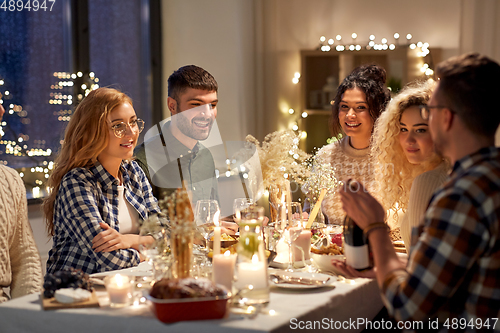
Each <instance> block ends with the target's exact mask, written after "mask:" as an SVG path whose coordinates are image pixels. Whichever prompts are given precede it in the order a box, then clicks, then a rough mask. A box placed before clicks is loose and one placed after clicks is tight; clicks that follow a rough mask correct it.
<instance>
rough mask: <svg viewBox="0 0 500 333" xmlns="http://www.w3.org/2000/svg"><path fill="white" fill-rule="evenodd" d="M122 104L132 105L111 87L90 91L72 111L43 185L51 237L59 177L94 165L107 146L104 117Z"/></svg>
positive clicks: (107, 137)
mask: <svg viewBox="0 0 500 333" xmlns="http://www.w3.org/2000/svg"><path fill="white" fill-rule="evenodd" d="M124 103H128V104H130V105H132V100H131V99H130V97H128V96H127V95H126V94H124V93H122V92H120V91H118V90H116V89H112V88H99V89H96V90H93V91H91V92H90V93H89V94H88V95H87V97H85V98H84V99H83V100H82V101H81V102H80V104H79V105H78V107H77V108H76V110H75V112H74V114H73V116H72V117H71V119H70V121H69V123H68V126H67V127H66V131H65V133H64V142H63V144H62V146H61V150H60V153H59V155H58V156H57V158H56V160H55V161H54V164H55V167H54V170H53V171H52V174H51V175H50V177H49V180H48V183H47V185H48V187H49V188H50V189H51V191H50V194H49V196H47V198H45V200H44V202H43V205H42V206H43V213H44V216H45V220H46V221H45V222H46V227H47V231H48V233H49V235H54V222H53V218H54V203H55V201H56V198H57V195H58V192H59V186H60V184H61V180H62V178H63V177H64V175H65V174H66V173H68V172H69V171H70V170H71V169H74V168H81V167H83V168H88V167H90V166H92V165H93V164H94V163H95V161H96V160H97V156H99V154H100V153H101V152H102V151H103V150H104V149H106V146H107V145H108V140H109V125H108V115H109V114H110V113H111V112H112V111H113V110H114V109H115V108H117V107H119V106H120V105H122V104H124Z"/></svg>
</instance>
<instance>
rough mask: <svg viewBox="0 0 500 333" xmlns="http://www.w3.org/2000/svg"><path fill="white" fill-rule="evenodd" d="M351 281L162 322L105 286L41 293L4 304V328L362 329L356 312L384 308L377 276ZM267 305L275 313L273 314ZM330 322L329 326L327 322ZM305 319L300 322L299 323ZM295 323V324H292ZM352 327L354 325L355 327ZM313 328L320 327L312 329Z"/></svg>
mask: <svg viewBox="0 0 500 333" xmlns="http://www.w3.org/2000/svg"><path fill="white" fill-rule="evenodd" d="M353 281H354V282H353V284H349V283H345V282H340V281H339V282H335V283H334V284H333V286H335V287H334V288H333V287H323V288H319V289H308V290H291V289H280V288H276V287H272V289H271V299H270V304H269V306H268V307H267V308H266V309H265V312H261V313H260V314H258V315H257V316H256V317H255V318H253V319H250V318H248V317H243V316H240V315H235V314H230V316H229V318H227V319H223V320H209V321H192V322H180V323H175V324H169V325H166V324H163V323H161V322H160V321H158V320H157V319H156V318H155V317H154V314H153V313H152V312H151V309H150V307H149V305H148V304H143V305H139V306H131V307H129V308H124V309H112V308H109V306H107V304H108V301H109V300H108V298H107V296H106V292H105V291H104V290H103V289H100V291H98V297H99V302H100V304H101V307H100V308H86V309H64V310H50V311H44V310H43V309H42V306H41V299H40V295H39V294H32V295H27V296H24V297H21V298H18V299H14V300H11V301H8V302H5V303H3V304H0V332H1V333H4V332H5V333H10V332H26V333H28V332H30V333H31V332H50V333H58V332H61V333H68V332H71V333H79V332H82V333H91V332H106V333H111V332H120V333H126V332H130V333H139V332H148V333H152V332H162V333H164V332H197V333H201V332H217V333H222V332H235V331H237V332H255V331H257V332H288V331H297V330H298V328H299V327H305V325H307V324H309V325H313V324H314V321H319V322H316V323H315V324H316V325H318V324H321V323H323V326H317V327H323V328H330V329H329V330H330V331H331V330H332V328H333V327H334V326H333V325H343V326H342V327H344V328H347V327H350V328H351V329H346V330H343V331H347V332H348V331H352V332H356V331H361V330H362V329H363V327H361V326H356V325H353V324H352V323H353V322H357V321H358V318H366V319H367V320H371V319H372V318H373V317H374V316H375V315H376V314H377V313H378V312H379V311H380V309H381V308H382V301H381V299H380V294H379V289H378V286H377V284H376V281H375V280H369V279H355V280H353ZM269 310H274V311H271V313H272V314H269ZM325 322H327V323H329V324H328V325H331V326H329V327H326V326H324V323H325ZM299 325H302V326H299ZM292 328H296V329H292ZM352 328H354V329H352ZM314 331H317V329H316V330H314Z"/></svg>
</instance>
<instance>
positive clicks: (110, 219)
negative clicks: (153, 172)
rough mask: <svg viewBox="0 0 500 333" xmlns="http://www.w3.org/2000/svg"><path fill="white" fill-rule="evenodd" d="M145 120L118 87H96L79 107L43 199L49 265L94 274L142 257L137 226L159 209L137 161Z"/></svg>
mask: <svg viewBox="0 0 500 333" xmlns="http://www.w3.org/2000/svg"><path fill="white" fill-rule="evenodd" d="M143 128H144V122H143V121H142V120H141V119H138V118H137V115H136V113H135V111H134V108H133V104H132V100H131V99H130V98H129V97H128V96H127V95H125V94H124V93H122V92H120V91H118V90H115V89H110V88H99V89H96V90H94V91H92V92H90V93H89V94H88V96H87V97H85V98H84V99H83V101H82V102H81V103H80V104H79V105H78V107H77V108H76V110H75V112H74V114H73V116H72V117H71V120H70V121H69V123H68V126H67V128H66V132H65V136H64V142H63V144H62V147H61V151H60V153H59V155H58V157H57V158H56V160H55V168H54V170H53V172H52V174H51V176H50V178H49V184H48V185H49V187H50V188H51V192H50V195H49V196H48V197H47V198H46V200H45V201H44V204H43V209H44V215H45V218H46V223H47V231H48V233H49V234H50V235H52V236H53V246H52V249H51V250H50V252H49V259H48V261H47V273H54V272H56V271H58V270H61V269H64V268H67V267H73V268H76V269H81V270H83V271H84V272H86V273H89V274H90V273H96V272H103V271H108V270H116V269H121V268H126V267H131V266H135V265H137V264H138V263H139V262H140V261H141V257H140V254H139V251H138V250H139V235H138V232H139V226H140V224H141V222H142V221H143V220H144V219H146V218H147V217H148V216H150V215H151V214H155V213H158V212H159V211H160V210H159V207H158V203H157V201H156V199H155V198H154V197H153V195H152V191H151V186H150V184H149V182H148V181H147V179H146V176H145V174H144V172H143V171H142V169H141V168H140V167H139V166H138V165H137V163H136V162H134V161H132V157H133V151H134V147H135V146H136V144H137V139H138V137H139V133H140V132H141V131H142V130H143ZM148 238H151V239H150V240H149V241H151V242H153V238H152V237H148ZM141 243H144V240H143V239H141Z"/></svg>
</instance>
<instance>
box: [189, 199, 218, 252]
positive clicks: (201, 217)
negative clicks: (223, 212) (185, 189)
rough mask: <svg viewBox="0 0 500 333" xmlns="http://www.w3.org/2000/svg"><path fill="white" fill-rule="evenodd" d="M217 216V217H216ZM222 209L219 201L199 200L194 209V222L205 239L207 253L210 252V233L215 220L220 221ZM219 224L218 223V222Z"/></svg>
mask: <svg viewBox="0 0 500 333" xmlns="http://www.w3.org/2000/svg"><path fill="white" fill-rule="evenodd" d="M216 214H217V216H216ZM219 216H220V208H219V203H218V202H217V200H198V202H196V207H195V209H194V220H195V222H196V225H197V228H198V230H199V231H200V232H201V234H202V235H203V238H204V239H205V251H206V252H208V241H209V237H210V232H211V231H212V230H213V227H214V226H215V224H214V218H215V219H217V220H218V219H219ZM217 222H218V221H217Z"/></svg>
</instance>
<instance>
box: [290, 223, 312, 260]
mask: <svg viewBox="0 0 500 333" xmlns="http://www.w3.org/2000/svg"><path fill="white" fill-rule="evenodd" d="M311 235H312V234H311V230H302V232H301V233H300V235H299V237H297V239H296V240H294V241H293V244H292V247H293V258H294V261H302V260H309V259H310V257H311V256H310V252H311ZM300 249H302V251H304V258H302V251H301V250H300Z"/></svg>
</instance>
